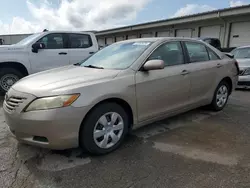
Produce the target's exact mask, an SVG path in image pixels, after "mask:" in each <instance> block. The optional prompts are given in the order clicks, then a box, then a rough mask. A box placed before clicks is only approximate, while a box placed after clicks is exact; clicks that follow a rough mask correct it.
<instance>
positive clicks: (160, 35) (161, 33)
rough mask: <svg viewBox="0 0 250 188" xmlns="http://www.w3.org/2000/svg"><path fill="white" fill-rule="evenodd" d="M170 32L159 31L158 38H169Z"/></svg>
mask: <svg viewBox="0 0 250 188" xmlns="http://www.w3.org/2000/svg"><path fill="white" fill-rule="evenodd" d="M169 36H170V31H159V32H157V37H169Z"/></svg>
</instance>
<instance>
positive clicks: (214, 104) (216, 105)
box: [210, 81, 230, 111]
mask: <svg viewBox="0 0 250 188" xmlns="http://www.w3.org/2000/svg"><path fill="white" fill-rule="evenodd" d="M225 89H226V91H225ZM229 89H230V87H229V84H228V83H227V82H226V81H221V82H220V83H219V85H218V86H217V88H216V90H215V92H214V96H213V101H212V103H211V104H210V109H212V110H213V111H221V110H222V109H223V108H224V107H225V106H226V104H227V101H228V97H229ZM222 91H225V93H224V94H223V96H224V97H222V99H220V100H221V103H219V97H218V94H220V93H223V92H222ZM221 96H222V95H221Z"/></svg>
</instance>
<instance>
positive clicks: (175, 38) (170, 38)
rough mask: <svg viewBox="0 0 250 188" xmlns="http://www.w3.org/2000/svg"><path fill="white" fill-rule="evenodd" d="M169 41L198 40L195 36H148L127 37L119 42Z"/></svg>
mask: <svg viewBox="0 0 250 188" xmlns="http://www.w3.org/2000/svg"><path fill="white" fill-rule="evenodd" d="M168 40H169V41H171V40H190V41H199V40H197V39H195V38H187V37H149V38H136V39H128V40H124V41H120V42H119V43H127V42H161V41H168Z"/></svg>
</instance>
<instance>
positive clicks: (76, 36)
mask: <svg viewBox="0 0 250 188" xmlns="http://www.w3.org/2000/svg"><path fill="white" fill-rule="evenodd" d="M68 35H69V56H70V57H69V58H70V59H69V62H70V64H75V63H79V62H80V61H82V60H84V59H87V58H88V57H89V56H90V55H92V54H93V53H95V52H96V47H95V46H94V45H93V41H92V39H91V36H90V35H88V34H80V33H70V34H68Z"/></svg>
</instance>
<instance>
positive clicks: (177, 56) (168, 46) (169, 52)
mask: <svg viewBox="0 0 250 188" xmlns="http://www.w3.org/2000/svg"><path fill="white" fill-rule="evenodd" d="M153 59H161V60H163V61H164V63H165V66H173V65H180V64H184V57H183V51H182V47H181V44H180V42H167V43H165V44H162V45H161V46H160V47H158V48H157V49H156V50H155V51H154V52H153V53H152V54H151V56H150V57H149V60H153Z"/></svg>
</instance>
